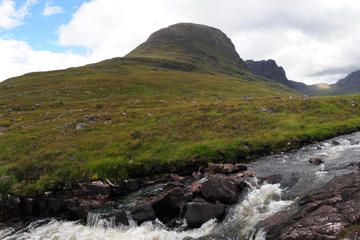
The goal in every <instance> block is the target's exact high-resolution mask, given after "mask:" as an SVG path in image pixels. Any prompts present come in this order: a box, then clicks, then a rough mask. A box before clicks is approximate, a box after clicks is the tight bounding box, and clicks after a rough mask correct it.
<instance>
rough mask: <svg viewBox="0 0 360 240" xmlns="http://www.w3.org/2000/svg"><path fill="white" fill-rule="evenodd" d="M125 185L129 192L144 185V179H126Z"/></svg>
mask: <svg viewBox="0 0 360 240" xmlns="http://www.w3.org/2000/svg"><path fill="white" fill-rule="evenodd" d="M125 186H126V189H127V191H128V192H134V191H136V190H138V189H140V188H141V187H143V186H144V181H143V180H142V179H130V180H126V181H125Z"/></svg>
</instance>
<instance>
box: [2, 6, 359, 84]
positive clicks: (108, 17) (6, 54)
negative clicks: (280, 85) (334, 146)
mask: <svg viewBox="0 0 360 240" xmlns="http://www.w3.org/2000/svg"><path fill="white" fill-rule="evenodd" d="M179 22H193V23H199V24H206V25H209V26H213V27H217V28H219V29H221V30H222V31H223V32H225V34H227V35H228V37H230V38H231V39H232V41H233V43H234V45H235V47H236V50H237V52H238V53H239V55H240V57H241V58H242V59H244V60H247V59H253V60H263V59H274V60H275V61H276V62H277V63H278V65H281V66H283V67H284V69H285V71H286V72H287V76H288V78H289V79H291V80H295V81H301V82H305V83H307V84H315V83H319V82H326V83H333V82H336V81H337V80H339V79H341V78H343V77H345V76H346V75H347V74H349V73H350V72H352V71H355V70H359V69H360V50H358V49H359V48H358V46H359V43H360V1H358V0H291V1H290V0H271V1H269V0H221V1H219V0H151V1H150V0H131V1H130V0H0V66H1V71H0V81H3V80H5V79H7V78H10V77H14V76H19V75H22V74H24V73H28V72H34V71H46V70H54V69H63V68H68V67H74V66H81V65H85V64H88V63H94V62H98V61H101V60H104V59H109V58H113V57H122V56H124V55H126V54H127V53H128V52H130V51H131V50H132V49H134V48H135V47H137V46H138V45H139V44H141V43H142V42H144V41H145V40H146V39H147V38H148V36H149V35H150V34H151V33H153V32H155V31H157V30H159V29H160V28H164V27H167V26H169V25H172V24H175V23H179Z"/></svg>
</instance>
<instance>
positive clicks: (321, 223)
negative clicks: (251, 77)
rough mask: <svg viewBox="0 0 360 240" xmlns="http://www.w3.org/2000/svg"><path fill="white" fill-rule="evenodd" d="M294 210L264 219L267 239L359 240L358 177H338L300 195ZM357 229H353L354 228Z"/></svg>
mask: <svg viewBox="0 0 360 240" xmlns="http://www.w3.org/2000/svg"><path fill="white" fill-rule="evenodd" d="M298 205H299V206H298V207H297V208H296V209H295V210H294V209H292V210H290V211H287V212H282V213H279V214H277V215H275V216H272V217H271V218H269V219H267V220H265V224H270V226H268V227H267V228H266V231H267V237H266V239H267V240H271V239H274V240H275V239H277V240H278V239H280V240H288V239H291V240H302V239H309V240H311V239H314V240H315V239H325V240H326V239H329V240H330V239H339V238H340V237H347V238H348V239H359V237H360V236H359V235H358V231H357V230H356V229H358V223H359V221H360V174H359V173H350V174H347V175H343V176H339V177H337V178H335V179H334V180H332V181H331V182H329V183H328V184H326V185H325V186H324V187H322V188H321V189H318V190H315V191H313V192H311V193H309V194H307V195H305V196H302V197H301V198H300V200H299V202H298ZM356 226H357V227H356Z"/></svg>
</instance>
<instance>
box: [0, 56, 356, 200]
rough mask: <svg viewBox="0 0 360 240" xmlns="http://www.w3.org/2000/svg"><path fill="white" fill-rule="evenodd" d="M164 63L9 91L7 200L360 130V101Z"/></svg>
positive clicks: (38, 81)
mask: <svg viewBox="0 0 360 240" xmlns="http://www.w3.org/2000/svg"><path fill="white" fill-rule="evenodd" d="M159 61H160V63H161V62H162V61H166V60H164V59H161V60H156V59H147V60H146V61H144V60H141V59H113V60H108V61H104V62H101V63H98V64H95V65H89V66H85V67H81V68H72V69H67V70H64V71H53V72H46V73H33V74H27V75H24V76H22V77H18V78H13V79H10V80H8V81H5V82H3V83H0V132H2V133H3V134H2V135H0V176H10V181H9V182H6V184H5V183H4V184H3V185H1V184H2V183H0V191H2V192H12V193H15V194H19V195H29V196H31V195H36V194H38V193H41V192H42V191H44V190H47V189H51V188H53V187H54V186H55V185H56V184H59V183H63V182H69V181H83V180H96V179H106V178H109V179H111V180H116V179H123V178H131V177H143V176H150V175H152V176H154V175H156V174H159V173H163V172H168V171H174V170H177V171H183V172H184V171H189V172H190V171H193V170H195V169H197V167H199V166H200V165H201V164H206V163H208V162H219V161H222V162H244V161H247V158H248V157H249V156H251V155H256V154H269V153H271V152H279V151H283V150H284V148H288V147H298V146H301V145H302V144H304V143H309V142H312V141H315V140H322V139H325V138H329V137H332V136H335V135H338V134H343V133H348V132H352V131H355V130H358V129H359V127H360V108H359V107H352V102H351V101H355V102H356V103H358V104H360V98H359V96H346V97H316V98H311V99H310V100H301V98H300V96H299V95H298V94H297V93H295V92H293V91H292V90H290V89H288V88H286V87H284V86H280V85H277V84H274V83H271V82H268V81H265V80H260V79H257V78H256V77H255V76H253V75H251V74H249V73H247V72H243V73H242V74H239V75H236V74H234V75H233V76H229V75H225V74H204V73H200V72H197V71H191V72H186V71H178V70H175V69H172V68H169V67H168V66H165V67H164V65H163V64H162V63H161V64H160V63H159ZM175 65H176V64H175ZM244 95H247V96H250V97H252V98H253V101H251V102H248V101H243V100H242V97H243V96H244ZM288 95H293V96H295V99H293V100H291V99H288V98H287V96H288ZM275 96H280V97H275ZM281 97H283V99H282V98H281ZM136 100H141V101H137V103H135V101H136ZM160 100H163V101H164V102H160ZM262 108H266V109H270V110H271V111H272V112H273V113H272V114H268V113H265V112H262V111H261V110H262ZM9 109H12V111H9ZM86 116H95V119H94V120H93V121H91V120H89V118H87V117H86ZM79 123H84V124H85V127H84V128H82V129H76V125H77V124H79ZM64 126H67V127H64Z"/></svg>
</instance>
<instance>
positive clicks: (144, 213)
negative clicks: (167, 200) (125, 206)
mask: <svg viewBox="0 0 360 240" xmlns="http://www.w3.org/2000/svg"><path fill="white" fill-rule="evenodd" d="M131 216H132V219H133V220H134V221H135V222H136V223H138V224H142V223H143V222H146V221H152V220H155V219H156V214H155V211H154V209H153V208H152V206H151V205H150V203H148V202H145V203H139V204H137V205H136V206H134V207H133V208H132V209H131Z"/></svg>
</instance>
